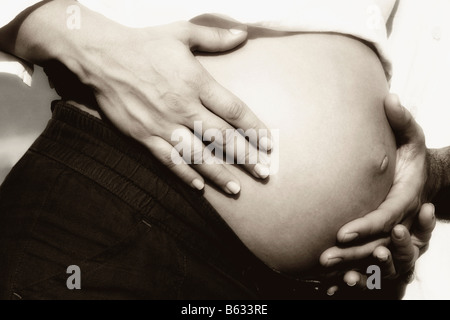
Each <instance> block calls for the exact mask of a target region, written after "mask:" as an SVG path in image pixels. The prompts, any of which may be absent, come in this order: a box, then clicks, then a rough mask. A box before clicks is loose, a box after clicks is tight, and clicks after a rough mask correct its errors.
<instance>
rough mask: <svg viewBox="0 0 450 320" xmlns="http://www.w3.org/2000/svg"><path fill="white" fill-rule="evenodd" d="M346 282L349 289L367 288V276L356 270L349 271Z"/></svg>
mask: <svg viewBox="0 0 450 320" xmlns="http://www.w3.org/2000/svg"><path fill="white" fill-rule="evenodd" d="M344 282H345V283H346V284H347V285H348V286H349V287H354V288H359V289H365V288H367V275H365V274H362V273H360V272H358V271H355V270H352V271H348V272H346V273H345V275H344Z"/></svg>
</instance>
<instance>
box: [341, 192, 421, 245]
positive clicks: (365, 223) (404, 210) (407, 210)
mask: <svg viewBox="0 0 450 320" xmlns="http://www.w3.org/2000/svg"><path fill="white" fill-rule="evenodd" d="M409 188H411V186H409V185H408V186H406V187H405V184H402V183H397V184H395V183H394V186H393V187H392V189H391V191H390V192H389V195H388V197H387V198H386V200H385V201H384V202H383V203H382V204H381V205H380V206H379V207H378V209H376V210H375V211H372V212H370V213H368V214H367V215H365V216H364V217H362V218H359V219H356V220H353V221H351V222H349V223H347V224H346V225H344V226H343V227H342V228H341V229H340V230H339V231H338V234H337V239H338V241H340V242H342V243H348V242H351V241H353V240H355V239H362V238H364V237H368V236H377V235H379V234H380V233H386V234H388V233H390V232H391V230H392V229H393V228H394V226H395V225H397V224H398V223H400V222H401V221H403V220H404V219H405V218H407V217H408V216H412V215H415V214H416V213H417V211H418V210H417V207H418V203H417V204H416V200H417V199H416V198H414V199H411V196H410V194H415V193H416V191H415V190H409ZM413 189H414V188H413Z"/></svg>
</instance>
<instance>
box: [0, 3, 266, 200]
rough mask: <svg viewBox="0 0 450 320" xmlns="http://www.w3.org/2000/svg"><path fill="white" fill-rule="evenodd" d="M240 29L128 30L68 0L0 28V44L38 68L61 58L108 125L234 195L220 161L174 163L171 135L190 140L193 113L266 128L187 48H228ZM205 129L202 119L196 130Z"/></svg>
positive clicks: (213, 121) (241, 35)
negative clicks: (74, 21)
mask: <svg viewBox="0 0 450 320" xmlns="http://www.w3.org/2000/svg"><path fill="white" fill-rule="evenodd" d="M71 6H76V7H77V8H79V17H80V25H79V26H80V28H70V27H69V26H68V24H67V23H68V18H70V16H69V15H68V11H67V9H68V8H70V7H71ZM36 26H39V28H37V27H36ZM241 29H242V28H241ZM235 31H236V32H235ZM240 31H241V32H239V30H225V29H219V28H207V27H201V26H195V25H193V24H191V23H188V22H180V23H174V24H171V25H166V26H160V27H153V28H145V29H131V28H126V27H124V26H122V25H120V24H117V23H115V22H113V21H111V20H108V19H106V18H105V17H103V16H101V15H100V14H97V13H95V12H92V11H90V10H88V9H87V8H85V7H83V6H81V5H80V4H78V3H77V2H76V1H71V0H62V1H50V2H48V1H47V2H40V3H39V4H37V5H35V6H33V7H30V8H29V9H28V10H26V11H24V12H23V13H22V14H21V15H19V16H18V17H17V18H16V19H15V20H14V21H12V22H11V23H10V24H9V25H7V26H5V27H4V28H2V29H0V50H2V51H5V52H9V53H11V54H13V55H15V56H17V57H20V58H22V59H24V60H26V61H29V62H31V63H35V64H39V65H43V66H45V65H46V64H48V63H51V62H53V61H59V62H61V63H62V64H63V65H64V66H66V67H67V68H68V69H69V70H70V71H71V72H72V73H73V74H75V75H76V76H77V77H78V78H79V80H80V81H81V82H82V83H83V84H85V85H87V86H88V87H90V88H91V89H92V90H93V92H94V94H95V98H96V100H97V102H98V105H99V107H100V109H101V111H102V112H103V113H104V115H106V117H107V118H108V119H109V120H110V121H111V122H112V123H113V124H114V125H116V126H117V127H118V128H119V129H120V130H121V131H122V132H123V133H124V134H126V135H129V136H131V137H132V138H134V139H136V140H138V141H139V142H141V143H143V144H144V145H145V146H147V147H148V149H149V150H150V151H151V152H152V153H153V154H154V155H155V156H156V157H157V158H158V159H160V160H161V161H162V162H163V163H165V164H167V165H168V166H170V167H171V169H172V170H173V171H174V172H175V173H176V174H177V175H178V176H179V177H180V178H181V179H182V180H184V181H185V182H186V183H188V184H189V185H191V186H192V187H195V188H197V189H203V186H204V181H203V177H202V176H204V177H207V178H210V179H211V180H212V181H213V182H215V183H216V184H217V185H218V186H219V187H221V188H222V189H223V190H224V191H225V192H227V193H232V194H234V193H238V192H239V190H240V186H239V180H237V179H236V177H235V176H233V175H232V174H231V173H230V172H229V171H228V170H227V169H226V168H225V167H224V166H207V165H198V166H196V171H195V170H194V169H193V168H192V167H190V166H188V165H186V163H184V162H183V163H182V164H181V165H174V164H173V161H172V150H173V144H174V143H173V142H172V141H171V135H172V132H173V131H174V130H177V129H181V130H184V131H185V132H186V133H187V134H188V135H190V136H191V137H192V139H195V138H194V137H193V135H192V132H191V130H192V129H193V127H194V120H193V119H196V120H202V121H203V123H204V124H208V125H210V126H211V127H212V128H220V129H231V128H232V127H231V125H233V126H235V127H237V128H242V129H244V130H246V129H248V128H255V129H266V128H265V126H264V125H263V124H262V123H261V122H260V121H259V120H258V119H257V118H256V116H255V115H254V114H253V113H252V112H251V111H250V110H249V109H248V107H247V106H246V105H245V104H244V103H243V102H242V101H240V100H239V99H238V98H237V97H235V96H234V95H232V94H231V93H230V92H228V91H227V90H226V89H225V88H223V87H222V86H220V85H219V84H218V83H217V82H215V81H214V79H213V78H212V77H211V76H210V75H209V74H208V73H207V72H206V70H204V69H203V67H202V66H201V65H200V64H199V63H198V61H197V60H196V59H195V57H194V56H193V54H192V50H194V49H198V50H201V51H210V52H216V51H226V50H230V49H232V48H234V47H236V46H237V45H239V44H241V43H242V42H243V41H244V40H245V39H246V35H247V33H246V31H245V30H240ZM208 129H209V127H208V126H207V125H203V130H205V131H206V130H208ZM260 138H261V139H260V140H259V142H260V146H261V147H263V148H267V149H270V147H271V142H270V137H268V138H267V139H262V137H260ZM224 141H225V140H224ZM184 160H185V161H186V162H188V161H189V160H190V159H184ZM247 163H248V161H247ZM246 169H247V170H249V172H250V173H251V174H253V176H255V177H256V178H265V176H263V175H261V174H260V172H262V171H264V170H258V169H260V166H257V165H255V164H253V165H246ZM200 174H201V175H200ZM233 182H234V184H233ZM230 183H231V184H230Z"/></svg>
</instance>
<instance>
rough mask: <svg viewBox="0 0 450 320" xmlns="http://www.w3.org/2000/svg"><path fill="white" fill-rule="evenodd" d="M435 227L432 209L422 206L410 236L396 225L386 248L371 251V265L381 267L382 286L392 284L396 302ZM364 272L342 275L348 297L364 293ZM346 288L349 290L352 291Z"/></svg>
mask: <svg viewBox="0 0 450 320" xmlns="http://www.w3.org/2000/svg"><path fill="white" fill-rule="evenodd" d="M435 226H436V219H435V208H434V206H433V205H432V204H430V203H427V204H424V205H422V208H421V210H420V212H419V215H418V216H417V218H416V220H415V221H414V224H413V227H412V229H411V232H410V231H409V230H408V229H407V228H406V227H405V226H404V225H401V224H399V225H397V226H395V227H394V229H393V230H392V232H391V245H390V246H389V248H388V247H384V246H379V247H377V248H376V249H375V250H374V251H373V254H372V257H371V259H370V261H371V262H370V263H371V264H376V265H378V266H379V267H380V269H381V272H382V277H383V283H384V284H386V285H387V284H390V283H392V284H393V286H392V290H395V291H396V294H397V295H398V298H401V296H403V294H404V290H405V288H406V285H407V284H408V283H410V281H411V280H412V275H413V271H414V266H415V262H416V261H417V259H418V258H419V257H420V256H421V255H422V254H423V253H425V252H426V250H427V249H428V246H429V241H430V239H431V235H432V232H433V230H434V228H435ZM365 271H366V270H358V269H353V270H350V271H348V272H346V273H345V275H344V276H343V281H344V286H346V287H347V288H345V289H346V290H347V292H348V294H350V295H351V292H353V294H355V295H358V293H359V292H361V290H366V289H367V274H366V273H365ZM341 286H342V285H341ZM348 287H350V288H352V289H351V291H350V290H349V288H348ZM382 287H384V286H383V285H382ZM340 289H342V288H341V287H340V286H339V285H334V286H330V288H329V289H328V294H329V295H334V294H335V293H336V292H337V291H339V290H340Z"/></svg>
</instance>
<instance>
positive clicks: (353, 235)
mask: <svg viewBox="0 0 450 320" xmlns="http://www.w3.org/2000/svg"><path fill="white" fill-rule="evenodd" d="M358 236H359V234H358V233H356V232H352V233H346V234H345V235H344V238H342V242H350V241H353V240H355V239H356V238H358Z"/></svg>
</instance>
